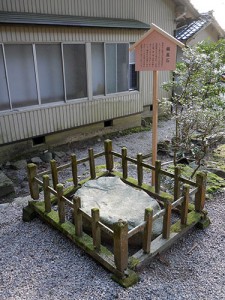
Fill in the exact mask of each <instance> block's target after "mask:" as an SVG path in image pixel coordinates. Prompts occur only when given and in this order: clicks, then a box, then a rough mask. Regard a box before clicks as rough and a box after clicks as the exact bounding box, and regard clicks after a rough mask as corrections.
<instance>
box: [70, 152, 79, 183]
mask: <svg viewBox="0 0 225 300" xmlns="http://www.w3.org/2000/svg"><path fill="white" fill-rule="evenodd" d="M71 165H72V176H73V185H74V187H77V185H78V178H77V157H76V155H75V154H72V155H71Z"/></svg>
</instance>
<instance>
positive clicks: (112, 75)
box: [105, 44, 117, 94]
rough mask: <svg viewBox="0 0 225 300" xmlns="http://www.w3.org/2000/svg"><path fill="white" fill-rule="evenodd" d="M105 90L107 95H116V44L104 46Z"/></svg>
mask: <svg viewBox="0 0 225 300" xmlns="http://www.w3.org/2000/svg"><path fill="white" fill-rule="evenodd" d="M105 48H106V89H107V92H106V93H107V94H110V93H116V92H117V88H116V44H106V47H105Z"/></svg>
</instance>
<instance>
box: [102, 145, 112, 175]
mask: <svg viewBox="0 0 225 300" xmlns="http://www.w3.org/2000/svg"><path fill="white" fill-rule="evenodd" d="M104 147H105V162H106V169H107V170H108V171H109V172H111V171H112V170H113V155H112V154H111V151H112V141H111V140H106V141H105V142H104Z"/></svg>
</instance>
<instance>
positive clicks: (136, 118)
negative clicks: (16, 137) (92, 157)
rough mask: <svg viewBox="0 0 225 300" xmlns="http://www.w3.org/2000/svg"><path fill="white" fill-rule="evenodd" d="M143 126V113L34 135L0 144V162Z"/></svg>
mask: <svg viewBox="0 0 225 300" xmlns="http://www.w3.org/2000/svg"><path fill="white" fill-rule="evenodd" d="M138 126H141V114H135V115H131V116H128V117H123V118H118V119H113V120H107V121H105V122H99V123H96V124H90V125H87V126H81V127H77V128H73V129H70V130H66V131H61V132H55V133H52V134H48V135H45V136H41V137H34V138H31V139H29V140H24V141H20V142H16V143H12V144H7V145H2V146H0V163H4V162H6V161H12V160H15V159H20V158H24V157H28V158H29V157H30V156H32V155H35V154H37V153H40V152H41V151H44V150H52V149H53V148H54V147H56V146H59V145H65V144H69V143H72V142H76V141H82V140H87V139H90V138H93V137H97V136H103V135H104V134H110V133H113V132H117V131H121V130H124V129H129V128H134V127H138Z"/></svg>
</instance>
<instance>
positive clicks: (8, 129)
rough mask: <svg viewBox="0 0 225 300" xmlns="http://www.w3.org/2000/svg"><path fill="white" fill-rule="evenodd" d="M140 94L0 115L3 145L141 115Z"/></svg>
mask: <svg viewBox="0 0 225 300" xmlns="http://www.w3.org/2000/svg"><path fill="white" fill-rule="evenodd" d="M142 108H143V105H142V103H141V102H140V95H139V93H138V92H131V93H129V95H128V94H126V95H125V94H124V95H123V96H116V97H110V98H108V97H106V98H103V99H95V100H93V101H86V102H77V103H76V102H74V103H67V104H62V105H58V106H52V107H42V108H36V109H32V110H27V111H21V112H11V113H8V114H2V115H0V144H5V143H10V142H15V141H19V140H23V139H27V138H32V137H35V136H39V135H45V134H50V133H53V132H56V131H61V130H67V129H70V128H75V127H79V126H84V125H88V124H92V123H96V122H101V121H104V120H110V119H114V118H119V117H123V116H127V115H131V114H135V113H138V112H141V111H142Z"/></svg>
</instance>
